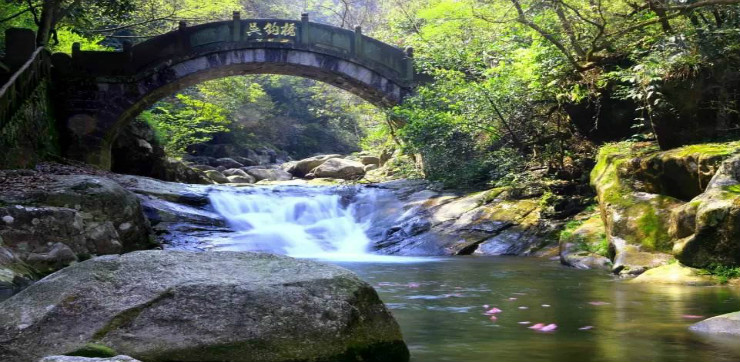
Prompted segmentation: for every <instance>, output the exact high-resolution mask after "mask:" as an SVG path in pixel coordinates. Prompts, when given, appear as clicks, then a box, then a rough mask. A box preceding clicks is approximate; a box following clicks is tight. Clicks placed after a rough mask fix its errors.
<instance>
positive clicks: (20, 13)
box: [0, 8, 31, 23]
mask: <svg viewBox="0 0 740 362" xmlns="http://www.w3.org/2000/svg"><path fill="white" fill-rule="evenodd" d="M29 11H31V8H27V9H25V10H21V11H19V12H17V13H15V14H13V15H11V16H8V17H7V18H5V19H0V23H4V22H6V21H10V20H13V19H15V18H17V17H19V16H21V15H23V14H25V13H27V12H29Z"/></svg>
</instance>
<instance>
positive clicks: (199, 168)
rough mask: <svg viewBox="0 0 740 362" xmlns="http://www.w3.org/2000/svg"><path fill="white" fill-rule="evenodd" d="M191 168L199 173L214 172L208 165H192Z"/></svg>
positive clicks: (213, 168)
mask: <svg viewBox="0 0 740 362" xmlns="http://www.w3.org/2000/svg"><path fill="white" fill-rule="evenodd" d="M193 168H194V169H196V170H201V171H209V170H216V168H215V167H213V166H209V165H193Z"/></svg>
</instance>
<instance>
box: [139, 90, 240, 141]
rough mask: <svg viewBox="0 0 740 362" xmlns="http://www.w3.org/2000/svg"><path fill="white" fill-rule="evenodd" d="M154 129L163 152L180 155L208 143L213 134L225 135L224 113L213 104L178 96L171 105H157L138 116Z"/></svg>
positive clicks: (163, 103) (182, 95) (160, 103)
mask: <svg viewBox="0 0 740 362" xmlns="http://www.w3.org/2000/svg"><path fill="white" fill-rule="evenodd" d="M139 117H140V118H141V119H142V120H144V121H145V122H147V123H148V124H149V125H150V126H152V128H153V129H154V130H155V132H156V134H157V135H158V136H159V137H160V141H161V142H162V144H163V145H164V148H165V151H166V152H167V153H169V154H172V155H181V154H183V153H184V152H185V149H186V148H187V147H188V146H190V145H193V144H196V143H202V142H206V141H208V140H210V139H211V138H212V136H213V134H214V133H217V132H226V131H228V128H226V125H228V124H229V120H228V119H227V118H226V111H225V110H224V109H223V108H221V107H219V106H218V105H216V104H213V103H209V102H206V101H203V100H199V99H196V98H193V97H191V96H188V95H185V94H178V95H176V96H175V97H174V100H173V101H172V102H159V103H158V104H157V105H156V106H155V107H154V108H153V109H151V110H147V111H144V112H143V113H142V114H141V115H140V116H139Z"/></svg>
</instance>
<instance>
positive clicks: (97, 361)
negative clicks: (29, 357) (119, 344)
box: [39, 356, 141, 362]
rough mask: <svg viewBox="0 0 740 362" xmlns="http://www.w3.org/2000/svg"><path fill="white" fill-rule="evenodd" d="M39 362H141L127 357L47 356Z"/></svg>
mask: <svg viewBox="0 0 740 362" xmlns="http://www.w3.org/2000/svg"><path fill="white" fill-rule="evenodd" d="M39 362H141V361H139V360H137V359H133V358H131V357H129V356H115V357H110V358H88V357H73V356H49V357H44V358H42V359H40V360H39Z"/></svg>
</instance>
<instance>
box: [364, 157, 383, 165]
mask: <svg viewBox="0 0 740 362" xmlns="http://www.w3.org/2000/svg"><path fill="white" fill-rule="evenodd" d="M360 162H361V163H362V164H363V165H366V166H367V165H376V166H380V158H379V157H375V156H361V157H360Z"/></svg>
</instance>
